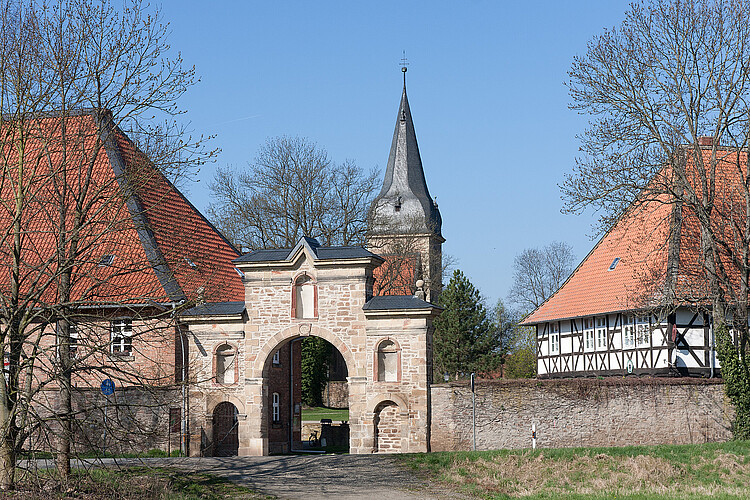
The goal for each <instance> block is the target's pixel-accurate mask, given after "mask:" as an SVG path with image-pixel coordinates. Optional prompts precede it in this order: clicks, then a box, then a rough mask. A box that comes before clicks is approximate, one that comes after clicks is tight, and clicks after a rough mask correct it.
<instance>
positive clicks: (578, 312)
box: [523, 148, 745, 325]
mask: <svg viewBox="0 0 750 500" xmlns="http://www.w3.org/2000/svg"><path fill="white" fill-rule="evenodd" d="M723 153H724V154H725V157H724V158H723V160H722V161H720V162H719V166H718V168H717V175H716V179H717V181H716V186H717V191H718V192H720V193H721V194H719V195H717V199H719V200H720V201H721V203H719V204H717V205H718V206H717V207H716V209H717V210H723V211H725V213H726V212H728V211H730V210H734V211H735V212H736V210H737V209H736V206H744V205H737V202H738V200H739V199H738V194H737V193H738V191H737V190H736V189H735V188H736V186H737V182H738V181H739V180H740V176H739V175H738V171H737V169H736V165H737V154H736V153H734V152H731V151H724V152H723ZM703 154H704V157H705V158H706V160H708V156H710V154H711V150H710V148H704V151H703ZM740 159H741V163H742V164H743V165H744V164H745V158H744V157H741V158H740ZM690 173H691V174H692V178H691V179H689V182H690V183H691V185H700V183H699V178H698V174H697V169H691V170H690ZM667 177H668V172H666V171H664V172H662V173H661V177H660V179H664V178H667ZM739 196H741V195H739ZM672 201H673V198H670V197H669V196H667V195H661V196H658V197H655V199H652V200H649V201H646V202H644V203H639V204H634V205H633V206H631V208H630V209H629V210H627V211H626V212H625V213H624V214H623V215H622V216H621V217H620V218H619V220H618V221H617V222H616V223H615V224H614V226H613V227H612V228H611V229H610V230H609V231H608V232H607V233H606V234H605V235H604V236H603V237H602V238H601V240H599V242H598V243H597V244H596V246H594V248H593V249H592V250H591V252H590V253H589V254H588V255H587V256H586V258H584V259H583V261H582V262H581V263H580V264H579V266H578V267H577V268H576V269H575V271H573V273H572V274H571V276H570V277H569V278H568V280H567V281H566V282H565V283H563V285H562V286H561V287H560V288H559V289H558V290H557V291H556V292H555V293H554V294H553V295H552V296H550V297H549V298H548V299H547V301H545V302H544V303H543V304H542V305H541V306H539V307H538V308H537V309H536V310H535V311H533V312H532V313H531V314H530V315H529V316H528V317H527V318H526V319H525V320H524V321H523V324H525V325H532V324H537V323H544V322H548V321H555V320H561V319H568V318H574V317H581V316H590V315H596V314H605V313H612V312H621V311H628V310H635V309H643V308H647V307H652V306H654V305H657V304H659V303H660V302H661V301H663V300H664V297H665V292H666V291H667V288H668V287H670V286H671V289H672V290H674V291H675V296H676V297H677V298H678V301H680V303H696V302H701V303H705V302H706V300H707V299H706V297H707V296H708V295H707V291H706V290H707V286H706V279H705V272H704V271H703V266H702V265H701V261H700V255H699V252H700V251H699V249H700V245H699V242H700V231H699V225H698V222H697V219H696V216H695V214H694V213H693V212H691V211H689V210H687V208H685V207H682V206H680V207H681V211H679V212H678V211H677V210H676V208H677V205H675V204H674V203H672ZM743 203H744V202H743ZM743 210H744V208H743ZM726 220H727V219H726V218H717V219H716V226H717V227H716V228H715V231H717V232H719V233H721V232H723V233H724V234H725V236H726V237H727V239H728V241H733V240H732V235H731V234H729V233H728V231H729V229H728V228H724V227H723V225H724V224H725V221H726ZM670 228H672V229H673V230H674V231H675V232H673V233H670ZM677 230H679V231H677ZM670 237H672V238H678V241H679V246H678V247H676V251H677V254H676V255H677V257H678V261H677V262H676V265H677V267H676V275H675V276H674V278H675V279H674V283H673V284H672V285H669V281H668V280H667V277H668V276H667V274H668V268H667V263H668V254H669V247H670ZM676 241H677V240H675V242H676ZM615 259H619V261H618V262H617V263H616V265H614V261H615ZM613 265H614V268H612V269H610V268H611V267H612V266H613ZM725 265H726V267H727V269H728V273H729V274H730V275H732V276H738V273H737V272H736V271H733V270H732V266H731V263H729V259H728V258H727V259H725Z"/></svg>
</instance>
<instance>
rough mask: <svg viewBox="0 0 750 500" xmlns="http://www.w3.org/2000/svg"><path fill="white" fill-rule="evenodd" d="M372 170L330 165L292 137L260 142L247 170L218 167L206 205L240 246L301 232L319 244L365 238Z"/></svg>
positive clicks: (285, 239) (271, 244)
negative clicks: (260, 144)
mask: <svg viewBox="0 0 750 500" xmlns="http://www.w3.org/2000/svg"><path fill="white" fill-rule="evenodd" d="M377 177H378V173H377V171H376V170H374V169H373V170H371V171H370V172H365V171H364V170H362V169H361V168H360V167H358V166H357V165H356V164H355V163H354V162H353V161H351V160H347V161H345V162H344V163H342V164H339V165H337V164H335V163H333V162H332V161H331V160H330V159H329V158H328V153H327V152H326V151H325V150H324V149H322V148H320V147H319V146H317V145H316V144H315V143H313V142H310V141H308V140H306V139H302V138H299V137H274V138H269V139H267V140H266V143H265V144H264V145H263V146H262V147H261V148H260V151H259V152H258V154H257V156H256V158H255V160H254V161H253V163H251V164H250V165H249V168H248V170H246V171H245V170H243V171H236V170H235V169H232V168H229V167H227V168H220V169H219V170H218V172H217V173H216V176H215V178H214V182H213V183H212V184H211V186H210V187H211V191H212V192H213V195H214V197H215V198H216V199H217V200H218V201H217V202H216V203H215V204H213V205H212V206H211V207H210V208H209V214H210V215H211V218H212V219H213V221H214V222H215V223H216V225H217V227H218V228H219V229H220V230H221V231H222V232H223V233H224V234H225V235H226V236H227V238H228V239H229V240H230V241H233V242H234V243H235V244H237V245H240V246H242V247H245V248H250V249H259V248H285V247H290V246H294V245H295V244H296V243H297V242H298V241H299V238H300V237H302V236H309V237H312V238H316V239H318V240H319V241H320V242H321V243H322V244H323V245H355V244H356V245H361V244H364V239H365V234H366V230H367V210H368V208H369V206H370V204H371V203H372V199H373V195H374V192H375V188H376V185H377Z"/></svg>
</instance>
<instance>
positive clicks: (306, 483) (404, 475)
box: [170, 455, 466, 500]
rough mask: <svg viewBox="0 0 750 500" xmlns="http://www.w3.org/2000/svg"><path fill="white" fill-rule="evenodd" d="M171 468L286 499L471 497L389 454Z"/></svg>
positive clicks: (205, 461)
mask: <svg viewBox="0 0 750 500" xmlns="http://www.w3.org/2000/svg"><path fill="white" fill-rule="evenodd" d="M170 465H172V466H177V467H180V468H186V469H189V470H193V471H198V472H207V473H210V474H215V475H218V476H222V477H225V478H227V479H229V480H231V481H233V482H236V483H238V484H241V485H243V486H247V487H249V488H252V489H253V490H255V491H258V492H259V493H264V494H267V495H274V496H276V497H278V498H284V499H297V498H304V499H310V500H333V499H335V498H345V499H349V498H351V499H358V498H361V499H369V500H373V499H376V498H384V499H387V500H401V499H404V500H406V499H410V500H425V499H442V498H452V499H458V498H466V497H465V496H463V495H458V494H456V493H455V492H449V491H443V490H442V489H441V488H440V487H439V486H434V485H430V484H429V483H427V482H426V481H424V480H422V479H420V478H418V477H416V476H414V475H413V474H412V473H410V472H409V471H408V470H406V469H405V468H403V467H401V466H400V465H399V464H398V463H397V462H396V459H395V458H394V457H393V456H388V455H323V456H273V457H230V458H200V459H197V458H196V459H179V461H175V462H172V463H170Z"/></svg>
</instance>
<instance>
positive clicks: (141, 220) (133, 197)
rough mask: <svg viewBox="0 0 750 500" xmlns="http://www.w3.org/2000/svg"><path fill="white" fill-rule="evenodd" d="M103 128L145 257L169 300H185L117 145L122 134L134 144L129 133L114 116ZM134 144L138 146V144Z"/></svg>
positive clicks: (109, 117) (103, 124)
mask: <svg viewBox="0 0 750 500" xmlns="http://www.w3.org/2000/svg"><path fill="white" fill-rule="evenodd" d="M100 126H101V127H102V134H104V137H103V144H104V150H105V152H106V154H107V158H108V159H109V164H110V166H111V168H112V172H113V173H114V175H115V179H116V180H117V183H118V184H119V185H120V189H121V190H122V191H123V192H125V207H126V208H127V210H128V212H129V213H130V216H131V217H132V218H133V222H134V223H135V230H136V233H137V234H138V238H139V239H140V240H141V245H142V246H143V250H144V252H145V253H146V258H147V259H148V261H149V264H151V268H152V269H153V272H154V274H155V275H156V277H157V278H158V280H159V283H160V284H161V286H162V288H163V289H164V292H165V293H166V294H167V296H168V297H169V298H170V300H183V299H185V298H186V295H185V292H184V291H183V290H182V287H180V284H179V282H178V281H177V278H176V277H175V275H174V273H173V271H172V269H171V268H170V267H169V263H168V262H167V260H166V259H165V258H164V254H163V253H162V251H161V249H160V248H159V245H158V243H157V241H156V238H155V237H154V235H153V233H152V232H151V230H150V229H149V220H148V216H147V214H146V213H145V210H144V209H143V205H142V203H141V201H140V199H139V197H138V193H137V190H136V189H134V188H133V187H132V186H131V185H130V181H129V180H128V176H127V175H126V167H125V160H124V159H123V156H122V151H121V149H120V146H119V145H118V144H117V140H116V134H117V133H118V132H119V133H120V134H122V136H123V137H125V138H127V139H128V141H129V142H130V143H131V144H133V143H132V141H130V139H129V138H128V137H127V134H125V133H124V132H123V131H122V130H121V129H120V128H119V127H118V126H117V125H115V123H114V120H113V119H112V116H111V115H108V116H105V118H104V123H101V124H100ZM133 145H134V146H135V144H133ZM159 175H161V172H159Z"/></svg>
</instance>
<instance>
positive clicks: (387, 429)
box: [373, 401, 402, 453]
mask: <svg viewBox="0 0 750 500" xmlns="http://www.w3.org/2000/svg"><path fill="white" fill-rule="evenodd" d="M401 423H402V422H401V412H400V410H399V407H398V405H397V404H396V403H394V402H393V401H382V402H381V403H379V404H378V406H376V407H375V419H374V424H375V430H374V432H375V436H374V444H375V446H374V448H375V449H374V450H373V451H374V452H376V453H400V452H401V438H402V436H401V434H402V433H401Z"/></svg>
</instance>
